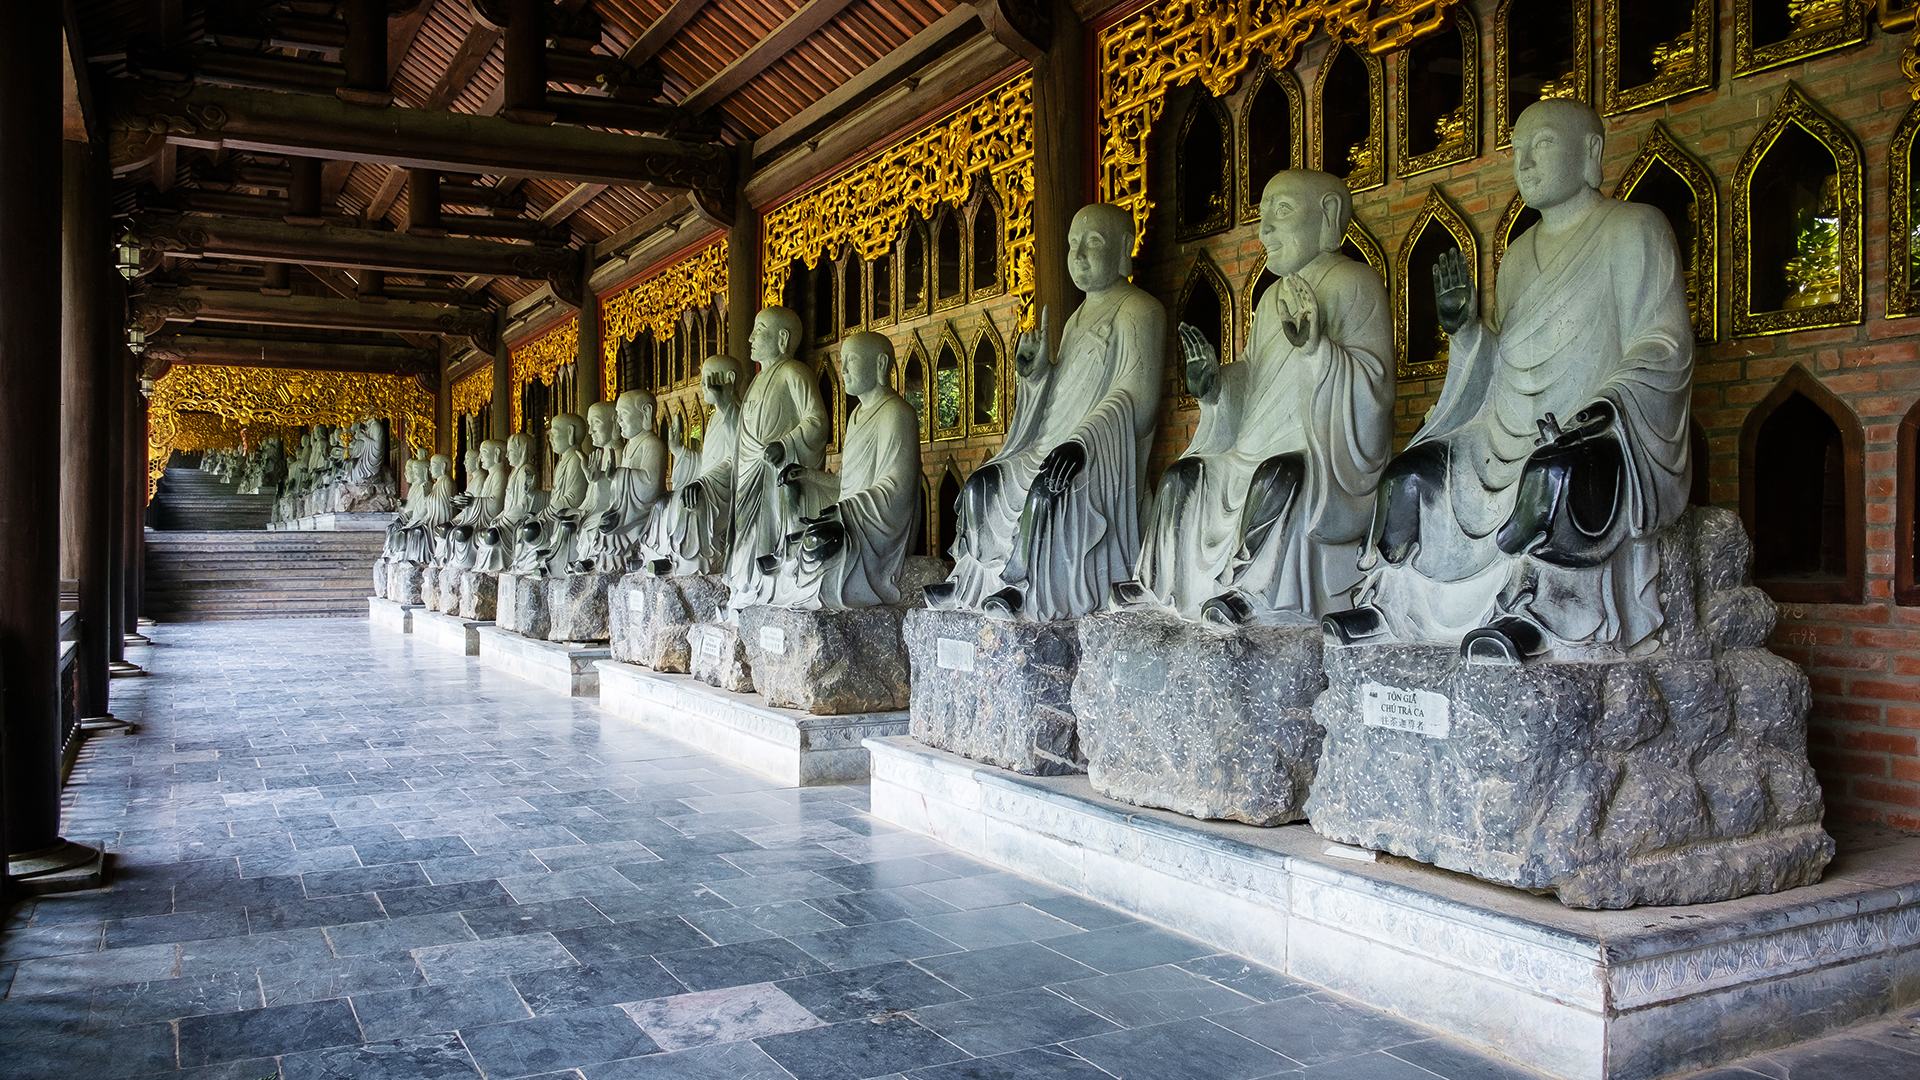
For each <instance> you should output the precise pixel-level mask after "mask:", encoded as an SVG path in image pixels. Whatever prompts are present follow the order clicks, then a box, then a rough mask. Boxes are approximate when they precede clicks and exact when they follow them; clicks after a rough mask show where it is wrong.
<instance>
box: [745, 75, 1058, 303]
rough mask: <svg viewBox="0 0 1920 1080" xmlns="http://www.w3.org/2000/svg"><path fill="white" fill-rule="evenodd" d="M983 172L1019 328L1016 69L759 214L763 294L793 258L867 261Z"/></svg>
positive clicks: (1026, 268)
mask: <svg viewBox="0 0 1920 1080" xmlns="http://www.w3.org/2000/svg"><path fill="white" fill-rule="evenodd" d="M982 173H985V174H986V175H987V177H988V178H989V179H990V181H991V182H992V184H993V190H994V195H995V196H996V197H997V198H998V200H999V203H1000V210H1001V225H1002V228H1003V229H1004V232H1005V237H1006V255H1007V258H1006V259H1005V260H1004V261H1003V263H1002V265H1004V266H1006V267H1007V268H1008V269H1009V271H1010V273H1009V275H1008V277H1007V278H1006V280H1007V281H1008V283H1009V285H1010V286H1011V287H1010V288H1009V289H1008V291H1009V292H1011V293H1012V294H1013V295H1015V296H1017V297H1019V298H1020V302H1021V314H1020V325H1021V328H1022V329H1029V328H1031V324H1032V322H1033V312H1032V307H1033V76H1032V75H1030V74H1022V75H1018V76H1015V77H1014V78H1012V79H1010V80H1008V81H1007V82H1005V83H1002V84H1001V85H1000V86H998V87H996V88H995V89H993V90H990V91H988V92H987V93H985V94H983V95H981V96H980V97H979V98H977V99H975V100H974V101H972V102H970V103H969V104H967V105H964V106H962V107H961V108H959V109H957V110H955V111H954V112H952V113H950V114H948V115H947V116H945V117H944V118H942V119H940V120H937V121H935V122H934V123H932V124H930V125H928V126H927V127H925V128H922V129H921V130H920V131H918V132H915V133H914V134H912V135H910V136H908V137H906V138H905V139H902V140H900V141H899V142H897V143H894V144H893V145H892V146H889V147H887V148H886V149H884V150H882V151H880V152H879V153H878V154H876V155H874V156H873V157H871V158H868V159H867V160H866V161H864V162H861V163H860V164H858V165H856V166H854V167H853V168H851V169H849V170H847V171H846V172H843V173H841V174H840V175H838V176H836V177H834V178H833V179H831V180H829V181H828V182H826V183H825V184H822V185H820V186H819V187H816V188H814V189H813V190H811V191H809V192H806V193H805V194H802V195H800V196H799V197H797V198H795V199H793V200H791V201H789V202H786V203H783V204H781V205H780V206H777V207H774V208H773V209H772V210H770V211H768V212H767V214H766V216H765V218H764V219H763V225H762V227H763V230H764V232H763V234H764V236H765V240H764V241H763V242H762V245H761V256H762V266H763V270H762V274H761V280H762V281H763V282H765V286H764V290H763V301H764V302H765V303H767V304H778V303H780V298H781V297H782V296H783V295H785V292H786V287H787V275H788V273H789V272H790V270H791V267H792V265H793V264H794V263H795V262H796V261H797V262H800V263H802V264H803V265H805V266H808V267H812V266H816V265H818V264H819V262H820V259H821V258H822V257H823V256H837V254H838V252H839V250H840V249H841V248H842V247H844V246H849V245H850V246H852V248H853V249H854V250H855V251H857V252H859V253H860V255H861V257H862V258H865V259H867V260H868V261H872V260H874V259H877V258H879V257H881V256H882V255H884V254H886V253H888V252H890V251H892V249H893V244H894V241H895V240H896V239H897V238H898V237H899V236H900V231H901V230H902V229H903V228H905V227H906V224H907V220H908V217H909V216H910V215H911V214H912V213H913V212H914V211H916V210H917V211H919V213H920V216H921V217H922V218H924V219H926V220H928V221H932V220H933V219H934V214H935V212H936V211H937V210H938V209H939V207H941V206H942V205H945V206H950V207H959V206H961V205H962V204H964V203H965V202H966V201H967V198H968V196H969V195H971V194H972V189H973V180H974V177H975V176H977V175H980V174H982Z"/></svg>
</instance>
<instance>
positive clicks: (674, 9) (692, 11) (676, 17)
mask: <svg viewBox="0 0 1920 1080" xmlns="http://www.w3.org/2000/svg"><path fill="white" fill-rule="evenodd" d="M706 6H707V0H673V4H672V5H671V6H670V7H668V8H667V10H666V11H664V12H662V13H661V15H660V17H659V18H657V19H655V20H653V25H652V26H649V27H647V28H646V30H645V31H644V32H642V33H641V35H640V36H639V37H638V38H636V39H634V42H633V44H631V45H629V46H627V51H626V52H624V53H621V54H620V59H621V61H622V62H623V63H627V64H632V65H633V66H634V67H639V66H640V65H641V64H644V63H646V62H647V61H649V60H651V59H653V58H654V56H655V55H657V54H658V53H659V52H660V50H661V49H663V48H665V47H666V44H667V42H669V41H672V40H673V36H674V35H675V34H678V33H679V32H680V28H681V27H683V26H685V25H687V23H688V22H689V21H691V20H692V19H693V17H694V16H695V15H698V14H700V9H701V8H703V7H706Z"/></svg>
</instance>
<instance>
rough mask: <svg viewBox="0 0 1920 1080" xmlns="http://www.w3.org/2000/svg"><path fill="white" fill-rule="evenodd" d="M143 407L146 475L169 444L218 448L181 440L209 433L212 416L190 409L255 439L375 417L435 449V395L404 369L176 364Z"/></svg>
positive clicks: (158, 466)
mask: <svg viewBox="0 0 1920 1080" xmlns="http://www.w3.org/2000/svg"><path fill="white" fill-rule="evenodd" d="M147 409H148V414H147V415H148V418H149V420H148V423H149V427H148V434H147V468H148V473H149V475H150V476H158V475H159V474H160V473H161V472H163V471H165V469H166V467H167V459H168V458H169V457H171V456H172V454H173V451H175V450H178V449H217V448H218V447H206V446H202V447H188V446H184V445H182V444H181V443H180V440H182V439H185V440H187V441H205V440H206V439H208V438H209V437H211V436H210V435H209V433H208V425H210V424H212V423H214V421H213V420H211V419H201V418H199V417H197V416H195V415H194V414H208V415H210V416H211V417H218V418H219V420H220V421H222V422H224V423H226V424H230V425H232V426H233V427H234V428H236V429H240V430H243V431H245V432H247V433H248V434H250V435H251V436H253V437H256V438H260V437H265V436H266V435H268V434H283V433H284V431H285V430H286V429H290V428H294V429H297V428H305V427H308V426H310V425H313V424H332V425H334V426H336V427H338V426H343V425H347V424H357V423H359V422H360V421H361V420H364V419H366V418H367V417H369V416H380V417H385V418H386V419H387V420H388V421H389V422H390V423H399V424H401V425H403V426H404V429H405V431H406V439H407V443H408V445H410V446H412V447H414V448H415V449H420V450H432V449H433V437H434V427H433V394H432V393H430V392H428V391H427V390H426V389H425V388H423V387H422V386H421V385H420V383H419V381H418V380H416V379H414V378H413V377H412V376H410V375H373V374H355V373H347V372H338V371H287V370H283V369H280V368H242V367H215V366H213V365H208V364H176V365H174V366H173V367H172V368H170V369H168V371H167V373H166V374H165V375H163V376H161V378H160V380H159V381H158V382H157V383H155V385H154V388H153V397H152V399H151V400H150V401H149V402H148V404H147ZM270 429H275V430H270ZM283 437H284V436H283ZM227 445H233V442H232V441H229V442H228V443H227Z"/></svg>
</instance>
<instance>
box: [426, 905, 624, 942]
mask: <svg viewBox="0 0 1920 1080" xmlns="http://www.w3.org/2000/svg"><path fill="white" fill-rule="evenodd" d="M460 915H461V918H464V919H465V920H466V921H467V926H469V927H471V928H472V930H473V933H474V935H475V936H476V937H482V938H490V937H508V936H513V935H519V934H535V933H539V932H541V931H554V930H577V929H579V928H580V927H583V926H606V925H607V924H608V923H609V922H611V920H609V919H608V918H607V917H606V916H605V915H602V914H601V913H600V909H599V908H596V907H594V906H593V905H592V904H590V903H588V902H587V901H586V900H584V899H581V898H579V897H573V898H570V899H566V900H544V901H541V902H539V903H533V904H496V905H492V906H489V907H479V908H473V909H471V910H468V911H463V912H461V913H460Z"/></svg>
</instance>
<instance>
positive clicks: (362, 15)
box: [340, 0, 393, 105]
mask: <svg viewBox="0 0 1920 1080" xmlns="http://www.w3.org/2000/svg"><path fill="white" fill-rule="evenodd" d="M346 9H347V12H346V14H347V44H346V47H345V48H343V49H341V50H340V59H341V61H342V62H343V63H344V64H345V65H346V68H347V85H346V86H345V87H343V88H342V92H340V97H341V98H342V99H344V100H346V101H351V102H354V103H356V104H361V105H384V104H386V103H388V102H390V101H392V100H393V98H392V95H390V94H388V93H387V0H347V3H346Z"/></svg>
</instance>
